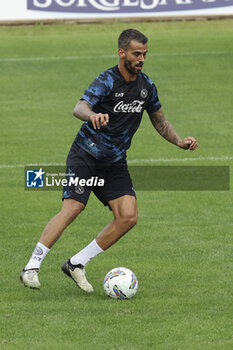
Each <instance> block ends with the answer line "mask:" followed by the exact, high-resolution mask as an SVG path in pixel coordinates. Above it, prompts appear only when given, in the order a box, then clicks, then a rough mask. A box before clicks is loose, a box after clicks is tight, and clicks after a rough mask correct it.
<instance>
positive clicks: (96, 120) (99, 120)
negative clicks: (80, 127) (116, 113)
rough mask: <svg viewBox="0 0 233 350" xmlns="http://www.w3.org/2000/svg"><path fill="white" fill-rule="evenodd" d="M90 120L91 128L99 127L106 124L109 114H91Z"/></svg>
mask: <svg viewBox="0 0 233 350" xmlns="http://www.w3.org/2000/svg"><path fill="white" fill-rule="evenodd" d="M89 120H90V122H91V123H92V125H93V128H94V129H95V130H96V129H100V128H101V127H102V126H107V124H108V122H109V115H108V114H102V113H98V114H93V115H91V116H90V117H89Z"/></svg>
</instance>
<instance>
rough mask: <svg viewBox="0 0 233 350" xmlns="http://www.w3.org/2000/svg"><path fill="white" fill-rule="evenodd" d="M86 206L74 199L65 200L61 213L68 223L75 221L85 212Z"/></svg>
mask: <svg viewBox="0 0 233 350" xmlns="http://www.w3.org/2000/svg"><path fill="white" fill-rule="evenodd" d="M84 209H85V205H84V204H83V203H81V202H78V201H76V200H74V199H71V198H69V199H64V202H63V206H62V210H61V213H62V214H63V216H64V217H65V218H66V219H67V220H68V221H70V220H71V221H73V220H74V219H75V218H76V217H77V216H78V215H79V214H80V213H81V212H82V211H83V210H84Z"/></svg>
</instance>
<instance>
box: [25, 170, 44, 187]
mask: <svg viewBox="0 0 233 350" xmlns="http://www.w3.org/2000/svg"><path fill="white" fill-rule="evenodd" d="M44 173H45V172H44V171H43V170H42V168H40V170H27V173H26V174H27V179H26V187H44Z"/></svg>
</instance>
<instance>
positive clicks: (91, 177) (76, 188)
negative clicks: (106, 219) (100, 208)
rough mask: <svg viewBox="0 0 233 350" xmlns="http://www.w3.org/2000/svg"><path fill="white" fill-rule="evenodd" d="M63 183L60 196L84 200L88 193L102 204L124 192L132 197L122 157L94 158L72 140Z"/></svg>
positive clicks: (131, 188) (124, 160) (131, 189)
mask: <svg viewBox="0 0 233 350" xmlns="http://www.w3.org/2000/svg"><path fill="white" fill-rule="evenodd" d="M66 174H67V177H66V179H67V186H64V187H63V196H62V199H66V198H72V199H74V200H77V201H78V202H81V203H83V204H84V205H86V204H87V201H88V199H89V196H90V193H91V192H92V191H93V192H94V194H95V195H96V197H97V198H98V199H99V200H100V201H101V202H102V203H103V204H104V205H108V202H109V201H111V200H113V199H116V198H119V197H122V196H125V195H130V196H134V197H136V194H135V190H134V188H133V183H132V180H131V178H130V174H129V171H128V166H127V162H126V159H121V160H119V161H118V162H115V163H106V162H104V161H102V160H97V159H95V158H94V157H92V156H91V155H90V154H89V153H87V152H86V151H84V150H83V149H82V148H81V147H79V146H78V145H77V144H76V143H75V142H74V143H73V145H72V146H71V149H70V152H69V154H68V157H67V161H66Z"/></svg>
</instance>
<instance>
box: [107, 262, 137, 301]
mask: <svg viewBox="0 0 233 350" xmlns="http://www.w3.org/2000/svg"><path fill="white" fill-rule="evenodd" d="M137 290H138V280H137V277H136V275H135V274H134V273H133V271H131V270H129V269H127V268H126V267H116V268H115V269H112V270H110V271H109V272H108V273H107V275H106V276H105V278H104V291H105V293H106V294H107V295H108V296H109V297H111V298H113V299H130V298H132V297H133V296H134V295H135V294H136V293H137Z"/></svg>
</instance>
